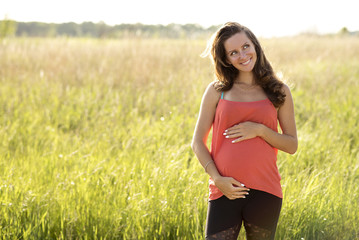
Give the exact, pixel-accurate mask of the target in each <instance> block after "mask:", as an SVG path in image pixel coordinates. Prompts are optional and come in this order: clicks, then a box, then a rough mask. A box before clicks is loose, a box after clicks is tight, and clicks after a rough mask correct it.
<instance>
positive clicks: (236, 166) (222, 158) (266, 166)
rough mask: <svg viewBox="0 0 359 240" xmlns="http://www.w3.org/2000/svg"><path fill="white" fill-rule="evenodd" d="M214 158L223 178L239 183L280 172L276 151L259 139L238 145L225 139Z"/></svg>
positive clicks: (245, 141)
mask: <svg viewBox="0 0 359 240" xmlns="http://www.w3.org/2000/svg"><path fill="white" fill-rule="evenodd" d="M213 158H214V161H215V163H216V166H217V169H218V171H219V172H220V174H221V175H222V176H226V177H233V178H235V179H237V180H238V181H241V180H242V181H243V180H244V179H251V178H258V177H261V175H267V174H268V175H272V174H273V173H277V171H278V170H277V166H276V159H277V157H276V150H275V149H274V148H273V147H272V146H270V145H269V144H268V143H267V142H266V141H264V140H263V139H262V138H259V137H256V138H253V139H248V140H244V141H242V142H238V143H232V142H231V140H229V139H225V140H224V141H223V143H222V145H221V146H220V149H219V151H218V152H217V154H215V155H214V156H213Z"/></svg>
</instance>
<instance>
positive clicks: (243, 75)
mask: <svg viewBox="0 0 359 240" xmlns="http://www.w3.org/2000/svg"><path fill="white" fill-rule="evenodd" d="M234 83H243V84H246V85H255V84H256V82H255V80H254V76H253V73H252V72H240V73H239V74H238V77H237V78H236V79H235V80H234Z"/></svg>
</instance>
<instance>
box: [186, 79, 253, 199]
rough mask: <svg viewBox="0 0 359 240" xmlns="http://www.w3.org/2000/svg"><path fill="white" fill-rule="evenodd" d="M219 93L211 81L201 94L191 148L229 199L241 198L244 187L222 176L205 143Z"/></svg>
mask: <svg viewBox="0 0 359 240" xmlns="http://www.w3.org/2000/svg"><path fill="white" fill-rule="evenodd" d="M219 98H220V93H219V92H217V91H216V90H215V89H214V87H213V83H211V84H210V85H209V86H208V87H207V89H206V92H205V93H204V95H203V98H202V103H201V108H200V111H199V116H198V120H197V124H196V128H195V131H194V135H193V139H192V145H191V146H192V149H193V151H194V153H195V154H196V156H197V158H198V160H199V162H200V163H201V165H202V166H203V167H204V168H206V171H207V173H208V174H209V175H210V176H211V178H212V179H213V181H214V182H215V185H216V186H217V187H218V188H219V189H220V190H221V192H222V193H223V194H224V195H226V196H227V197H228V198H229V199H235V198H242V197H244V196H245V195H246V190H247V189H246V188H244V187H243V186H241V185H242V184H241V183H240V182H238V181H236V180H235V179H233V178H231V177H222V176H221V175H220V173H219V172H218V170H217V168H216V165H215V164H214V162H213V159H212V157H211V154H210V152H209V150H208V147H207V145H206V143H207V139H208V135H209V132H210V130H211V127H212V124H213V120H214V116H215V113H216V108H217V103H218V99H219Z"/></svg>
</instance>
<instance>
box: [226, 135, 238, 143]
mask: <svg viewBox="0 0 359 240" xmlns="http://www.w3.org/2000/svg"><path fill="white" fill-rule="evenodd" d="M227 137H228V136H227ZM235 142H236V141H235V140H233V141H232V143H235Z"/></svg>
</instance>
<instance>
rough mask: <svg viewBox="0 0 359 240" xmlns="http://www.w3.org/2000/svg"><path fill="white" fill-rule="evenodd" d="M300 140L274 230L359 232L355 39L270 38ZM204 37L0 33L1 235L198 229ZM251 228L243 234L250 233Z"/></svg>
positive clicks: (208, 73)
mask: <svg viewBox="0 0 359 240" xmlns="http://www.w3.org/2000/svg"><path fill="white" fill-rule="evenodd" d="M262 45H263V47H264V49H265V52H266V55H267V57H268V58H269V60H270V61H271V62H272V65H273V67H274V69H275V70H276V71H277V72H278V74H279V75H280V76H282V78H283V80H284V81H285V82H286V83H287V84H288V85H289V86H290V87H291V89H292V94H293V98H294V101H295V110H296V121H297V129H298V137H299V148H298V151H297V153H296V154H295V155H288V154H284V153H281V152H280V153H279V154H278V166H279V168H280V173H281V176H282V185H283V191H284V202H283V208H282V213H281V217H280V221H279V226H278V230H277V236H276V239H289V240H295V239H298V240H302V239H304V240H313V239H314V240H315V239H324V240H331V239H338V240H344V239H348V240H349V239H359V211H358V209H359V135H358V134H359V97H358V92H359V41H358V38H349V37H347V38H337V37H317V38H314V37H296V38H278V39H263V40H262ZM205 46H206V41H205V40H164V39H163V40H161V39H150V40H149V39H147V40H144V39H142V40H141V39H131V40H130V39H129V40H95V39H66V38H60V39H27V38H19V39H16V38H15V39H4V40H2V41H1V42H0V84H1V85H0V124H1V126H0V204H1V205H0V236H1V237H2V239H188V240H191V239H203V233H204V226H205V218H206V208H207V196H208V190H207V184H208V176H207V175H206V174H205V172H204V171H203V169H202V167H201V166H200V164H199V163H198V160H197V159H196V157H195V156H194V154H193V152H192V150H191V148H190V143H191V138H192V134H193V130H194V126H195V122H196V119H197V114H198V110H199V105H200V101H201V97H202V94H203V92H204V90H205V87H206V86H207V84H208V83H209V82H211V81H212V80H213V71H212V66H211V63H210V60H209V59H202V58H200V57H199V55H200V53H201V52H202V51H203V50H204V48H205ZM243 237H244V234H243V230H242V233H241V235H240V238H241V239H243Z"/></svg>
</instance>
